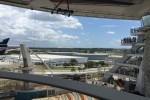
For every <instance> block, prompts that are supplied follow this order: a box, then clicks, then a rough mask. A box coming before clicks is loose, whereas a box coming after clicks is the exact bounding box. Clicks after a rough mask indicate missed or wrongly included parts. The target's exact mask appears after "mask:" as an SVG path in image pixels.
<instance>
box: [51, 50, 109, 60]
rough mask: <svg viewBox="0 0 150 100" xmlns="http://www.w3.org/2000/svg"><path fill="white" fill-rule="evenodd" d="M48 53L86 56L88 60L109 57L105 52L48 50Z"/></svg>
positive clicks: (106, 58)
mask: <svg viewBox="0 0 150 100" xmlns="http://www.w3.org/2000/svg"><path fill="white" fill-rule="evenodd" d="M49 54H51V55H65V56H78V57H87V58H88V60H89V61H107V60H108V57H109V54H107V53H76V52H49Z"/></svg>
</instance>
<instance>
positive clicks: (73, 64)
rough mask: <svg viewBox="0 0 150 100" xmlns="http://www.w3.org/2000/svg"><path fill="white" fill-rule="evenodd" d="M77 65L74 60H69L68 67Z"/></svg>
mask: <svg viewBox="0 0 150 100" xmlns="http://www.w3.org/2000/svg"><path fill="white" fill-rule="evenodd" d="M77 64H78V61H77V60H76V59H71V60H70V65H72V66H75V65H77Z"/></svg>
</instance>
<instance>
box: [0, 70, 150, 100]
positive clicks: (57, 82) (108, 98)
mask: <svg viewBox="0 0 150 100" xmlns="http://www.w3.org/2000/svg"><path fill="white" fill-rule="evenodd" d="M0 77H1V78H7V79H13V80H20V81H27V82H33V83H39V84H44V85H49V86H54V87H58V88H62V89H66V90H71V91H74V92H78V93H82V94H85V95H88V96H91V97H95V98H98V99H102V100H120V99H121V100H149V98H146V97H141V96H138V95H134V94H130V93H126V92H122V91H119V92H118V91H116V90H113V89H109V88H105V87H100V86H94V85H90V84H86V83H82V82H77V81H71V80H65V79H60V78H54V77H46V76H39V75H32V74H24V73H12V72H3V71H0ZM114 94H115V96H114Z"/></svg>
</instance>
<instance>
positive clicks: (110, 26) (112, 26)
mask: <svg viewBox="0 0 150 100" xmlns="http://www.w3.org/2000/svg"><path fill="white" fill-rule="evenodd" d="M100 27H101V28H114V27H117V25H103V26H100Z"/></svg>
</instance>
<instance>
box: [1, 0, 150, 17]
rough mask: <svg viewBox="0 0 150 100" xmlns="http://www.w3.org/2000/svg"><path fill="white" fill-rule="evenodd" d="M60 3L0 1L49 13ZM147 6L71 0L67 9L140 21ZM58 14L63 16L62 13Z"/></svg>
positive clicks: (131, 1) (120, 0) (118, 0)
mask: <svg viewBox="0 0 150 100" xmlns="http://www.w3.org/2000/svg"><path fill="white" fill-rule="evenodd" d="M60 1H62V0H0V3H1V4H6V5H11V6H17V7H23V8H28V9H32V10H40V11H45V12H51V11H52V10H54V8H55V7H56V5H58V4H59V2H60ZM64 1H66V0H64ZM149 5H150V0H71V1H70V2H69V9H70V10H73V15H75V16H88V17H97V18H115V19H140V17H141V16H143V15H144V14H145V13H147V12H149V11H150V6H149ZM58 8H61V9H67V3H66V2H63V3H62V4H60V5H59V6H58ZM58 8H57V9H58ZM54 13H57V11H54ZM58 13H62V14H64V12H58Z"/></svg>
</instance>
